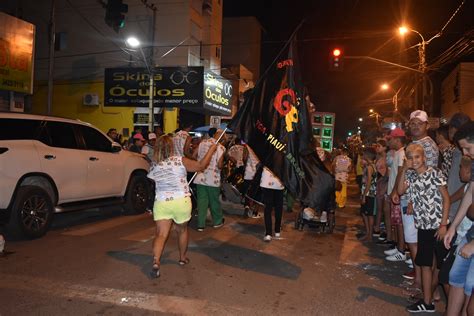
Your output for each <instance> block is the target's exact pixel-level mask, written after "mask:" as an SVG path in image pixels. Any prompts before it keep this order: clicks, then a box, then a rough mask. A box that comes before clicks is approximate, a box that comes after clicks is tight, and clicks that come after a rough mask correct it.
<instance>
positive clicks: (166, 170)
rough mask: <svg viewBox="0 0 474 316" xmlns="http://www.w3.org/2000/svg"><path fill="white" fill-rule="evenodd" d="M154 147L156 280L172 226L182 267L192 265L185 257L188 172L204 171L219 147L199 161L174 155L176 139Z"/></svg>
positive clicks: (164, 139)
mask: <svg viewBox="0 0 474 316" xmlns="http://www.w3.org/2000/svg"><path fill="white" fill-rule="evenodd" d="M155 148H156V150H155V153H154V157H153V159H152V161H153V163H152V166H151V168H150V171H149V173H148V178H150V179H152V180H153V181H154V182H155V203H154V205H153V219H154V221H155V224H156V233H155V239H154V240H153V254H154V260H153V269H152V271H151V276H152V277H154V278H157V277H159V276H160V259H161V255H162V254H163V249H164V247H165V243H166V241H167V240H168V236H169V233H170V230H171V226H172V225H173V223H174V225H175V227H176V230H177V232H178V249H179V264H180V265H185V264H188V263H189V259H188V258H187V256H186V254H187V250H188V221H189V220H190V219H191V208H192V203H191V198H190V196H191V193H190V191H189V185H188V181H187V179H186V173H187V172H198V171H202V170H204V169H205V168H206V167H207V166H208V165H209V162H210V161H211V158H212V156H213V154H214V153H215V151H216V149H217V146H216V145H215V144H213V145H211V146H210V147H209V149H208V151H207V152H206V154H205V155H204V156H203V157H202V159H200V160H199V161H195V160H191V159H188V158H186V157H181V156H177V155H175V153H174V145H173V140H172V138H171V137H170V136H167V135H165V136H162V137H160V138H159V139H158V141H157V144H156V147H155Z"/></svg>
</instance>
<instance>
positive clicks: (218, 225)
mask: <svg viewBox="0 0 474 316" xmlns="http://www.w3.org/2000/svg"><path fill="white" fill-rule="evenodd" d="M224 222H225V219H224V218H223V219H222V222H221V223H220V224H217V225H214V226H212V227H214V228H219V227H222V226H224Z"/></svg>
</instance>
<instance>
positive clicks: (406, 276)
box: [402, 270, 415, 280]
mask: <svg viewBox="0 0 474 316" xmlns="http://www.w3.org/2000/svg"><path fill="white" fill-rule="evenodd" d="M402 277H403V278H404V279H407V280H414V279H415V270H411V271H410V272H405V273H403V274H402Z"/></svg>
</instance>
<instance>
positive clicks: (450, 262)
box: [357, 110, 474, 316]
mask: <svg viewBox="0 0 474 316" xmlns="http://www.w3.org/2000/svg"><path fill="white" fill-rule="evenodd" d="M429 127H430V126H429V122H428V115H427V114H426V112H424V111H421V110H417V111H414V112H412V113H411V115H410V120H409V122H408V124H407V129H406V130H404V129H402V128H395V129H393V130H391V131H390V132H389V134H388V135H385V137H384V138H383V139H380V140H379V141H377V143H376V144H374V145H373V146H366V147H365V148H363V149H362V151H361V153H360V154H359V159H358V161H357V163H358V164H361V165H362V170H361V173H362V177H361V181H360V188H361V215H362V218H363V220H364V226H365V235H364V236H363V237H362V238H361V241H364V242H371V241H373V237H377V238H378V241H377V244H378V245H381V246H385V247H387V249H384V251H383V252H384V255H385V256H386V260H387V261H388V262H397V261H402V262H406V264H407V265H408V267H409V269H410V270H409V271H407V272H406V273H404V274H403V275H402V276H401V277H403V278H404V279H405V282H404V286H405V291H404V293H405V294H406V295H407V298H408V303H407V304H408V306H407V311H409V312H411V313H418V312H434V311H435V303H436V302H437V301H439V300H440V299H441V298H442V295H443V294H444V295H445V297H446V298H447V308H446V315H448V316H454V315H466V316H467V315H474V299H472V300H471V293H472V290H473V287H474V262H473V261H472V256H473V254H474V241H472V239H473V238H474V225H472V220H474V210H473V208H472V191H473V189H474V187H473V185H472V183H473V179H474V171H473V166H474V164H473V159H474V122H472V121H471V120H470V118H469V117H468V116H467V115H466V114H463V113H456V114H454V115H453V116H452V117H451V119H450V121H449V124H448V125H445V126H441V127H439V128H438V129H437V130H436V131H435V134H434V135H433V138H434V139H435V140H436V141H435V140H434V139H433V138H432V137H430V136H429ZM382 219H383V225H382Z"/></svg>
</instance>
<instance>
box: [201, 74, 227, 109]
mask: <svg viewBox="0 0 474 316" xmlns="http://www.w3.org/2000/svg"><path fill="white" fill-rule="evenodd" d="M232 90H233V89H232V83H231V82H230V81H229V80H226V79H224V78H222V77H220V76H218V75H216V74H214V73H212V72H210V71H208V72H206V73H205V75H204V107H205V108H208V109H209V110H214V111H219V112H221V113H223V114H230V113H231V112H232V111H231V99H232Z"/></svg>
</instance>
